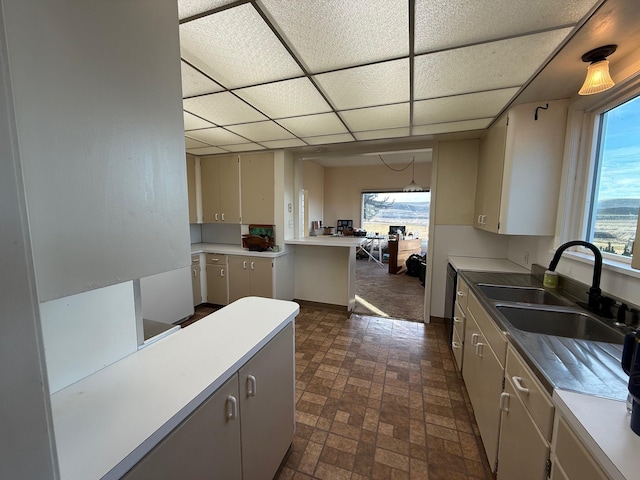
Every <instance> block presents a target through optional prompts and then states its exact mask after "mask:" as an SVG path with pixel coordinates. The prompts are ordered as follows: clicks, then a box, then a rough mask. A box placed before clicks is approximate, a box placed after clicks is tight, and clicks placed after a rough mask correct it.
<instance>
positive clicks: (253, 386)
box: [247, 375, 257, 397]
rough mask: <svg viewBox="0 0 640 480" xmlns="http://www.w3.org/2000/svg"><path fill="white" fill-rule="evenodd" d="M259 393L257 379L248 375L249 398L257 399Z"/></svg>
mask: <svg viewBox="0 0 640 480" xmlns="http://www.w3.org/2000/svg"><path fill="white" fill-rule="evenodd" d="M256 391H257V383H256V377H254V376H253V375H247V397H255V396H256Z"/></svg>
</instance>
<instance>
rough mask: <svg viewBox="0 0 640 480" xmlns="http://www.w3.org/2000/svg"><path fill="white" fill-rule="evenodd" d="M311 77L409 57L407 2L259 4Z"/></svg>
mask: <svg viewBox="0 0 640 480" xmlns="http://www.w3.org/2000/svg"><path fill="white" fill-rule="evenodd" d="M258 5H261V6H263V7H264V9H265V10H266V11H267V15H268V16H269V17H270V18H271V19H272V21H273V23H274V24H275V25H276V28H278V30H279V31H280V32H281V33H282V34H283V36H284V37H285V38H286V40H287V43H288V44H289V45H290V46H291V47H292V48H293V50H294V51H295V52H296V54H297V55H298V56H299V57H300V58H301V60H302V62H303V63H304V64H305V65H306V67H307V68H308V69H309V71H310V72H320V71H327V70H332V69H336V68H343V67H350V66H354V65H358V64H363V63H371V62H377V61H381V60H389V59H391V58H397V57H401V56H407V55H408V54H409V20H408V19H409V2H407V1H406V0H367V1H366V2H363V1H361V0H341V1H330V2H326V1H325V2H317V1H316V2H309V1H300V0H284V1H283V0H260V1H259V2H258Z"/></svg>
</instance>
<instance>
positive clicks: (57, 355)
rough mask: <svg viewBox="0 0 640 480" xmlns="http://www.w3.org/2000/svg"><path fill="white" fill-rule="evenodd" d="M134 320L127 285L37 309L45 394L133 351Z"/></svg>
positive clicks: (131, 284) (55, 301)
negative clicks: (42, 348) (40, 329)
mask: <svg viewBox="0 0 640 480" xmlns="http://www.w3.org/2000/svg"><path fill="white" fill-rule="evenodd" d="M134 316H135V302H134V295H133V282H124V283H121V284H118V285H111V286H109V287H105V288H101V289H98V290H91V291H89V292H83V293H79V294H77V295H72V296H69V297H65V298H61V299H56V300H51V301H49V302H44V303H41V304H40V317H41V322H42V336H43V338H44V343H45V346H46V348H45V354H46V359H47V371H48V377H49V388H50V389H51V393H52V394H53V393H55V392H57V391H58V390H61V389H63V388H65V387H67V386H69V385H71V384H72V383H75V382H77V381H78V380H80V379H82V378H84V377H86V376H88V375H90V374H92V373H94V372H96V371H98V370H100V369H102V368H104V367H106V366H107V365H111V364H112V363H114V362H116V361H118V360H120V359H121V358H123V357H125V356H127V355H129V354H131V353H133V352H135V351H137V349H138V341H137V335H136V324H135V322H132V321H131V318H134Z"/></svg>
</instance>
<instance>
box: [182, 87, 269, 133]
mask: <svg viewBox="0 0 640 480" xmlns="http://www.w3.org/2000/svg"><path fill="white" fill-rule="evenodd" d="M182 104H183V106H184V109H185V110H187V111H188V112H190V113H193V114H195V115H198V116H199V117H202V118H206V119H207V120H209V121H210V122H211V123H215V124H216V125H233V124H237V123H248V122H257V121H260V120H267V118H266V117H265V116H264V115H262V114H261V113H260V112H258V111H257V110H255V109H254V108H251V107H250V106H249V105H247V104H246V103H244V102H243V101H242V100H240V99H239V98H237V97H235V96H234V95H232V94H231V93H229V92H222V93H214V94H212V95H204V96H202V97H195V98H186V99H185V100H183V102H182Z"/></svg>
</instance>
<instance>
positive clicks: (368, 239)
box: [359, 236, 386, 267]
mask: <svg viewBox="0 0 640 480" xmlns="http://www.w3.org/2000/svg"><path fill="white" fill-rule="evenodd" d="M383 240H386V238H385V237H381V236H377V237H365V241H364V242H363V243H362V244H360V248H359V250H360V251H362V252H364V253H366V254H367V256H368V257H369V259H368V260H369V261H371V260H372V259H373V261H374V262H376V263H377V264H378V265H380V266H381V267H384V263H383V262H382V241H383ZM374 241H377V244H376V243H375V242H374ZM376 246H377V247H378V258H376V257H374V256H373V252H374V248H375V247H376ZM367 247H368V248H369V249H368V250H367Z"/></svg>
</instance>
